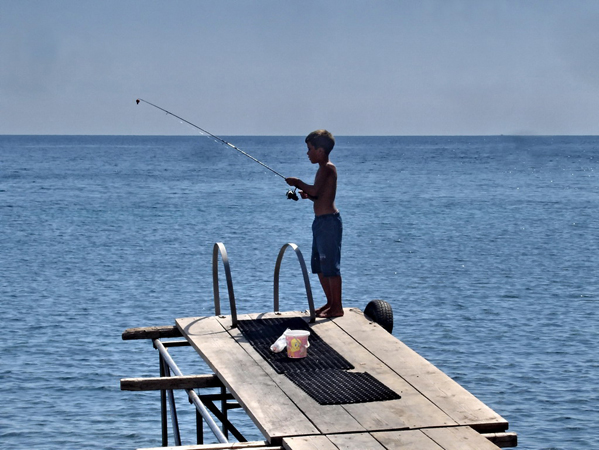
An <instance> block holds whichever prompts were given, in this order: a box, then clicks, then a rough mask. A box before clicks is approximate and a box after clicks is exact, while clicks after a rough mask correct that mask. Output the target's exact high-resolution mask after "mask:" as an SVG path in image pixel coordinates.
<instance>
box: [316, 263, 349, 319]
mask: <svg viewBox="0 0 599 450" xmlns="http://www.w3.org/2000/svg"><path fill="white" fill-rule="evenodd" d="M318 279H319V280H320V284H321V285H322V290H323V291H324V294H325V296H326V297H327V304H326V305H324V306H323V307H321V308H318V310H317V311H316V315H317V316H318V317H341V316H342V315H343V304H342V300H341V291H342V280H341V275H337V276H334V277H325V276H324V275H323V274H322V273H319V274H318Z"/></svg>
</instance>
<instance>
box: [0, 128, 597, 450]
mask: <svg viewBox="0 0 599 450" xmlns="http://www.w3.org/2000/svg"><path fill="white" fill-rule="evenodd" d="M230 140H231V141H232V142H233V143H234V144H236V145H238V146H239V147H240V148H242V149H243V150H245V151H247V152H249V153H250V154H252V155H254V156H255V157H257V158H258V159H260V160H262V161H264V162H266V163H267V164H269V165H270V166H272V167H273V168H274V169H275V170H277V171H278V172H281V173H283V174H285V175H287V176H299V177H302V178H305V179H308V180H310V179H312V177H313V174H314V170H315V167H314V166H312V165H310V163H309V161H308V159H307V157H306V155H305V146H304V143H303V138H301V137H235V138H230ZM332 159H333V161H334V162H335V163H336V164H337V166H338V170H339V174H340V179H339V193H338V207H339V209H340V210H341V212H342V215H343V220H344V227H345V231H344V232H345V235H344V247H343V260H342V269H343V276H344V298H345V300H344V306H355V307H360V308H361V309H363V308H364V306H365V305H366V304H367V303H368V301H369V300H371V299H374V298H381V299H385V300H387V301H389V302H390V303H391V304H392V306H393V308H394V315H395V329H394V334H395V335H396V336H397V337H399V338H400V339H402V340H403V341H404V342H406V343H407V344H408V345H409V346H411V347H412V348H413V349H415V350H416V351H417V352H419V353H420V354H421V355H423V356H424V357H426V358H427V359H429V360H430V361H431V362H433V363H434V364H435V365H437V366H438V367H439V368H441V369H442V370H444V371H445V372H446V373H448V374H449V375H450V376H452V377H453V378H454V379H456V380H457V381H458V382H459V383H461V384H462V385H463V386H464V387H466V388H467V389H469V390H470V391H471V392H473V393H474V394H475V395H477V396H478V397H479V398H480V399H481V400H483V401H484V402H485V403H487V404H488V405H489V406H490V407H491V408H493V409H494V410H495V411H497V412H498V413H499V414H501V415H502V416H503V417H504V418H506V419H507V420H508V421H509V422H510V425H511V426H510V430H512V431H516V432H517V433H518V434H519V439H520V446H519V448H522V449H527V450H533V449H535V450H537V449H560V450H561V449H564V450H565V449H593V448H595V449H596V448H599V431H597V423H598V422H599V389H598V383H597V379H598V375H599V370H598V369H599V350H598V347H599V346H598V345H597V342H598V341H599V324H598V314H597V306H598V305H599V303H598V301H599V282H598V279H597V262H596V261H597V255H598V254H599V164H598V163H599V138H598V137H507V136H506V137H377V138H372V137H368V138H362V137H351V138H349V137H348V138H344V137H340V138H338V144H337V146H336V148H335V150H334V151H333V154H332ZM286 189H287V186H286V185H285V183H284V182H283V180H282V179H281V178H279V177H277V176H276V175H274V174H272V173H271V172H269V171H267V170H266V169H264V168H263V167H261V166H260V165H258V164H256V163H254V162H252V161H251V160H249V159H247V158H245V157H244V156H242V155H240V154H239V153H237V152H235V151H233V150H231V149H229V148H227V147H224V146H222V145H219V144H216V143H214V142H213V141H211V140H209V139H208V138H205V137H201V136H191V137H121V136H103V137H94V136H86V137H77V136H0V250H1V259H0V274H1V275H0V304H1V305H2V331H3V339H2V341H1V349H2V362H1V366H0V443H1V446H2V447H3V448H9V447H10V448H14V449H21V448H22V449H31V448H40V449H61V450H62V449H81V448H89V449H96V448H97V449H127V448H136V447H151V446H159V445H160V442H161V441H160V439H161V438H160V413H159V397H158V393H155V392H150V393H137V392H122V391H120V388H119V380H120V378H125V377H143V376H157V375H158V364H157V359H158V356H157V354H156V352H155V350H153V349H152V346H151V344H150V343H149V342H148V341H129V342H124V341H122V340H121V333H122V331H123V330H125V329H126V328H129V327H137V326H151V325H169V324H173V323H174V319H175V318H176V317H188V316H196V315H212V314H213V305H212V281H211V255H212V246H213V244H214V243H215V242H217V241H221V242H224V243H225V245H226V247H227V250H228V253H229V258H230V261H231V268H232V272H233V281H234V287H235V293H236V296H237V299H238V310H239V311H240V312H260V311H270V310H272V306H271V305H272V277H273V269H274V263H275V260H276V256H277V254H278V251H279V249H280V247H281V246H282V245H283V244H285V243H286V242H295V243H297V244H298V245H299V246H300V249H302V250H303V252H304V256H307V255H309V249H310V243H311V235H310V223H311V221H312V214H311V204H310V203H309V202H308V201H300V202H292V201H289V200H287V199H285V196H284V194H285V191H286ZM312 286H313V288H314V294H315V297H316V301H317V302H318V303H321V302H323V298H322V294H321V292H320V288H319V286H318V282H317V280H316V278H312ZM223 297H225V298H226V295H225V293H224V291H223ZM306 306H307V302H306V299H305V295H304V293H303V284H302V278H301V274H300V272H299V270H298V265H297V262H296V261H295V260H294V259H293V257H292V255H290V256H288V257H287V258H286V259H285V260H284V261H283V271H282V282H281V308H282V309H284V310H285V309H289V310H290V309H299V308H301V309H305V308H306ZM173 353H174V356H175V359H176V360H177V361H178V362H179V363H180V365H181V367H182V370H183V371H184V373H186V374H192V373H207V371H208V370H207V369H206V367H205V366H203V365H202V364H201V363H200V361H199V360H198V358H197V357H196V355H195V353H194V352H193V350H190V349H186V348H182V349H175V350H173ZM178 399H179V407H180V409H181V410H182V411H183V412H182V417H181V421H182V433H183V440H184V443H185V444H192V443H194V441H193V440H194V431H193V430H194V422H193V418H194V416H193V414H192V412H193V411H192V409H191V406H190V405H189V404H188V403H187V401H186V400H185V399H184V398H183V397H178ZM185 411H189V413H186V412H185ZM238 420H240V421H241V423H242V424H243V428H244V431H245V432H246V434H247V437H248V438H250V439H260V434H259V433H258V432H257V431H256V430H254V429H253V427H252V426H251V423H250V422H249V421H248V420H247V419H245V418H243V417H239V419H238Z"/></svg>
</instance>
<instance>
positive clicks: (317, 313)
mask: <svg viewBox="0 0 599 450" xmlns="http://www.w3.org/2000/svg"><path fill="white" fill-rule="evenodd" d="M327 309H329V305H328V304H326V305H322V306H321V307H320V308H317V309H316V310H315V311H314V313H315V314H316V315H317V316H318V315H319V314H322V313H323V312H325V311H326V310H327Z"/></svg>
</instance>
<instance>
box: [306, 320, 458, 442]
mask: <svg viewBox="0 0 599 450" xmlns="http://www.w3.org/2000/svg"><path fill="white" fill-rule="evenodd" d="M335 320H337V319H335ZM312 329H313V330H314V331H315V332H316V333H318V334H319V335H320V337H322V338H323V339H324V340H326V342H327V343H328V344H329V345H330V346H331V347H332V348H334V349H335V350H336V351H337V352H339V354H341V355H342V356H343V357H344V358H346V359H347V360H348V361H349V362H350V363H352V364H353V365H354V367H355V368H356V369H355V370H356V371H358V372H368V373H369V374H371V375H372V376H374V377H375V378H377V379H378V380H379V381H380V382H381V383H383V384H385V385H386V386H387V387H389V388H391V389H393V390H394V391H395V392H397V393H398V394H399V395H401V398H400V399H399V400H389V401H382V402H369V403H358V404H348V405H343V407H344V408H345V410H347V411H348V412H349V413H350V414H351V415H352V416H353V417H355V418H356V420H357V421H358V422H360V424H361V425H362V426H364V428H366V430H368V431H375V430H401V429H407V428H422V427H440V426H455V425H457V424H456V422H455V421H454V420H452V419H451V418H450V417H449V416H448V415H447V414H445V413H444V412H443V411H441V410H440V409H439V408H438V407H437V406H435V405H434V404H433V403H431V402H430V401H429V400H428V399H427V398H426V397H424V396H423V395H422V394H421V393H420V392H418V391H417V390H416V389H414V388H413V387H412V386H411V385H410V384H409V383H407V382H406V381H405V380H404V379H403V378H402V377H400V376H399V375H398V374H397V373H396V372H394V371H393V370H391V369H390V368H389V367H388V366H387V365H385V364H384V363H382V362H381V361H380V360H379V359H378V358H377V357H375V356H374V355H373V354H372V353H371V352H370V351H368V350H367V349H366V348H364V347H363V346H361V345H359V344H358V343H357V342H356V340H355V339H354V338H353V337H352V336H351V335H349V334H348V333H347V332H346V331H345V330H343V329H341V328H340V327H338V326H337V325H336V324H335V323H334V322H333V321H331V320H327V319H325V320H323V319H320V320H317V322H316V323H315V324H314V325H313V326H312Z"/></svg>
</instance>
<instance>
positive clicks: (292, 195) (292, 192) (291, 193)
mask: <svg viewBox="0 0 599 450" xmlns="http://www.w3.org/2000/svg"><path fill="white" fill-rule="evenodd" d="M295 191H297V188H295V189H294V190H291V189H289V190H288V191H287V198H288V199H289V200H295V201H296V202H297V201H298V200H299V198H298V196H297V194H296V193H295Z"/></svg>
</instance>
